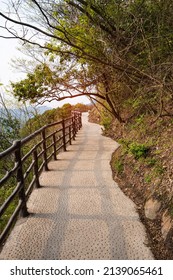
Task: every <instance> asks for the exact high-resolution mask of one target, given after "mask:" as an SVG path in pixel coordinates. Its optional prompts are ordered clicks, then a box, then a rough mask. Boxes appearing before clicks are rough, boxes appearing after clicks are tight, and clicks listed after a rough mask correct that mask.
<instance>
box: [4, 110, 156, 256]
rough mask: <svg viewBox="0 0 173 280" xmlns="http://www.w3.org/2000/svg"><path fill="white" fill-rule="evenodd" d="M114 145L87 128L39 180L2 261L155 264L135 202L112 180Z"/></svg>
mask: <svg viewBox="0 0 173 280" xmlns="http://www.w3.org/2000/svg"><path fill="white" fill-rule="evenodd" d="M117 146H118V145H117V143H116V142H115V141H113V140H111V139H109V138H107V137H104V136H102V135H101V127H100V126H99V125H96V124H91V123H88V121H87V114H86V113H85V114H83V128H82V129H81V130H80V131H79V132H78V135H77V137H76V141H73V144H72V146H68V151H67V152H62V153H60V154H59V155H58V160H57V161H53V162H50V164H49V168H50V171H49V172H44V173H43V174H42V175H41V178H40V179H41V184H42V186H43V187H42V188H41V189H35V190H34V191H33V193H32V195H31V197H30V199H29V202H28V209H29V212H31V213H33V214H32V215H30V216H29V217H28V218H25V219H20V220H19V221H18V222H17V224H16V226H15V228H14V230H13V231H12V233H11V235H10V237H9V239H8V241H7V242H6V245H5V247H4V249H3V251H2V253H1V255H0V257H1V259H57V260H58V259H76V260H78V259H90V260H91V259H107V260H111V259H112V260H113V259H116V260H119V259H121V260H123V259H136V260H137V259H153V255H152V253H151V251H150V249H149V248H148V247H147V246H146V245H145V244H146V243H147V240H146V234H145V229H144V227H143V225H142V224H141V222H140V221H139V217H138V214H137V212H136V210H135V205H134V204H133V202H132V201H131V200H130V199H129V198H127V197H126V196H125V195H124V194H123V193H122V192H121V190H120V189H119V188H118V186H117V184H116V183H115V182H114V181H113V179H112V172H111V168H110V164H109V162H110V159H111V154H112V152H113V151H114V150H115V149H116V148H117Z"/></svg>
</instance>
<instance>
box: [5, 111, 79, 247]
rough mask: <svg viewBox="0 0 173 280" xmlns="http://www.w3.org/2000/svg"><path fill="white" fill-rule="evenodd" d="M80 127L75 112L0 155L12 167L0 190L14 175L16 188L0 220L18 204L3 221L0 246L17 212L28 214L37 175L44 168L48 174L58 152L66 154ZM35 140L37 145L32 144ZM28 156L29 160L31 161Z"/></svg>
mask: <svg viewBox="0 0 173 280" xmlns="http://www.w3.org/2000/svg"><path fill="white" fill-rule="evenodd" d="M81 127H82V118H81V113H80V112H77V111H74V112H72V116H71V117H70V118H67V119H63V120H61V121H58V122H54V123H52V124H48V125H45V126H43V127H42V128H40V129H38V130H37V131H35V132H34V133H32V134H31V135H29V136H27V137H25V138H23V139H21V140H17V141H14V142H13V145H12V146H11V147H10V148H8V149H7V150H5V151H3V152H2V153H0V160H6V161H8V157H10V162H11V163H12V164H13V166H12V168H11V169H10V170H9V171H8V172H6V174H5V175H4V176H3V177H2V178H1V179H0V188H1V187H4V188H5V187H6V186H5V184H7V183H8V188H9V186H10V187H11V185H10V184H12V185H13V183H11V182H10V180H11V179H12V178H13V177H14V175H15V177H16V185H15V186H14V188H13V190H12V192H11V194H10V195H9V196H8V198H7V199H6V200H5V201H4V202H3V203H2V205H1V207H0V219H1V221H3V215H5V212H6V210H7V208H8V207H9V206H10V205H11V204H12V203H14V201H17V202H16V205H15V206H16V207H15V209H14V210H13V211H12V213H11V216H10V217H9V220H8V221H7V222H6V225H5V226H4V228H3V230H2V232H1V234H0V245H2V244H3V242H4V240H5V239H6V238H7V236H8V234H9V232H10V231H11V228H12V226H13V225H14V222H15V221H16V219H17V217H18V215H19V213H20V214H21V216H22V217H26V216H28V215H29V213H28V210H27V200H28V197H29V195H30V193H31V192H32V190H33V188H34V186H35V187H36V188H40V187H41V186H40V182H39V175H40V173H41V172H42V171H43V169H44V170H45V171H49V169H48V162H49V161H50V160H51V159H52V158H53V159H54V160H56V159H57V158H56V155H57V152H58V151H59V150H61V149H62V148H63V150H64V151H66V145H67V144H68V143H69V144H70V145H71V144H72V140H75V136H76V133H77V131H78V130H79V129H80V128H81ZM48 129H49V131H50V129H52V131H51V133H50V132H49V134H48ZM37 137H39V138H41V140H40V139H39V140H38V139H37ZM35 141H36V142H37V144H35ZM27 145H28V146H27ZM28 149H29V150H28ZM24 150H25V151H24ZM31 157H32V161H31V159H30V158H31ZM29 159H30V160H29ZM30 161H31V162H30ZM29 175H30V181H29V183H28V182H27V178H28V177H29Z"/></svg>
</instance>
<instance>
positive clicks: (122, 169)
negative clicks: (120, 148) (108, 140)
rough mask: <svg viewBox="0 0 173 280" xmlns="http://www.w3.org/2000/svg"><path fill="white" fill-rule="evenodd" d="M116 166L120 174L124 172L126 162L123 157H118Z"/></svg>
mask: <svg viewBox="0 0 173 280" xmlns="http://www.w3.org/2000/svg"><path fill="white" fill-rule="evenodd" d="M114 167H115V169H116V171H117V173H118V174H122V172H123V171H124V163H123V161H122V160H121V159H117V160H115V162H114Z"/></svg>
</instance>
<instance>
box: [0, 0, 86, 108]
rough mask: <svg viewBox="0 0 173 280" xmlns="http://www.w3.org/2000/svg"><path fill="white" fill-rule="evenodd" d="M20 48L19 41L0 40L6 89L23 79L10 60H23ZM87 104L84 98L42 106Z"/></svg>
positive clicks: (2, 79)
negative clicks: (12, 83) (11, 82)
mask: <svg viewBox="0 0 173 280" xmlns="http://www.w3.org/2000/svg"><path fill="white" fill-rule="evenodd" d="M5 1H6V0H0V9H1V8H2V7H3V6H2V3H4V2H5ZM1 24H2V19H1V17H0V25H1ZM0 34H2V29H0ZM19 47H20V44H19V41H18V40H16V39H3V38H0V84H3V86H4V87H6V88H8V85H9V84H10V81H13V82H15V81H20V80H21V79H23V78H24V77H25V75H24V73H21V72H19V71H18V70H17V69H16V70H15V69H14V68H13V67H12V62H11V60H12V59H17V58H23V57H24V55H23V54H22V53H21V52H20V51H19V50H18V49H17V48H19ZM4 87H3V88H2V86H1V87H0V89H1V92H2V90H3V91H4ZM78 102H80V103H85V104H87V103H89V100H88V99H87V98H86V97H80V98H73V99H65V100H63V101H61V102H56V101H53V102H51V103H49V102H47V103H44V105H46V106H49V107H55V108H56V107H60V106H62V105H63V104H65V103H70V104H76V103H78Z"/></svg>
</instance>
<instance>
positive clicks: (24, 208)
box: [14, 140, 29, 217]
mask: <svg viewBox="0 0 173 280" xmlns="http://www.w3.org/2000/svg"><path fill="white" fill-rule="evenodd" d="M14 144H15V145H16V151H15V162H16V164H17V165H18V169H17V175H16V178H17V182H18V183H20V191H19V200H21V201H22V206H21V215H22V217H27V216H28V215H29V213H28V210H27V206H26V196H25V183H24V177H23V169H22V160H21V141H20V140H18V141H15V142H14Z"/></svg>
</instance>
